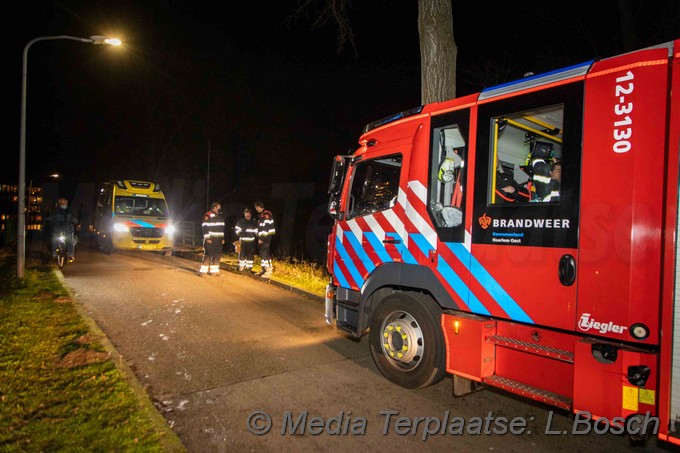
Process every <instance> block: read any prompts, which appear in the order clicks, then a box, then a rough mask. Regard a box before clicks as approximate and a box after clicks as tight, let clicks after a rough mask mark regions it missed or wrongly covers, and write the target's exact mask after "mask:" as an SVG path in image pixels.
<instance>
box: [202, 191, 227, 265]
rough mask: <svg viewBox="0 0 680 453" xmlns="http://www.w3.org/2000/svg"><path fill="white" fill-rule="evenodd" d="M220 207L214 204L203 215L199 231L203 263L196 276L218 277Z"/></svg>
mask: <svg viewBox="0 0 680 453" xmlns="http://www.w3.org/2000/svg"><path fill="white" fill-rule="evenodd" d="M220 208H222V206H221V205H220V204H219V203H217V202H215V203H213V204H211V205H210V211H208V212H206V213H205V214H203V222H202V223H201V230H202V231H203V250H204V253H203V261H202V262H201V269H200V270H199V271H198V275H199V276H200V277H203V276H204V275H215V276H218V275H220V258H221V257H222V246H223V245H224V218H223V217H222V213H220Z"/></svg>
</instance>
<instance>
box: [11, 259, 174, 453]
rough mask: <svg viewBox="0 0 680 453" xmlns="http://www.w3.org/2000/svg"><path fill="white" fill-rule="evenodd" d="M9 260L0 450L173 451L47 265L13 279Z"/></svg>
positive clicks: (171, 443) (155, 422) (31, 266)
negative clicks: (17, 280)
mask: <svg viewBox="0 0 680 453" xmlns="http://www.w3.org/2000/svg"><path fill="white" fill-rule="evenodd" d="M14 262H15V257H13V256H11V255H9V254H7V253H2V252H0V285H1V286H0V451H145V452H156V451H158V452H161V451H168V450H169V449H168V445H172V446H173V448H170V449H171V450H178V448H177V445H176V444H175V442H176V441H174V440H171V441H170V442H169V441H168V431H167V430H166V429H165V428H164V427H162V426H159V424H158V422H157V421H155V420H154V419H153V417H152V415H151V413H150V412H149V410H148V409H147V408H145V407H144V406H143V405H142V404H140V400H139V397H138V396H137V395H136V394H135V393H134V392H133V391H132V389H131V387H130V385H129V383H128V381H127V380H126V377H125V375H124V374H123V373H122V372H121V371H120V369H119V368H118V367H116V364H115V363H114V361H112V359H111V356H110V353H109V352H108V351H106V349H105V348H104V347H103V346H102V343H101V342H100V341H99V340H98V338H97V335H96V334H95V333H94V332H92V331H91V330H90V329H88V326H87V324H86V322H85V321H84V320H83V318H82V317H81V316H80V315H79V314H78V311H77V309H76V307H75V306H74V304H73V300H72V299H71V297H70V296H69V294H68V292H67V291H66V290H65V289H64V287H63V286H62V285H61V283H60V281H59V280H58V279H57V277H56V276H55V274H54V272H53V271H52V269H51V267H49V266H41V265H35V264H33V263H31V264H30V265H29V266H28V267H27V269H26V275H25V278H24V280H23V281H22V282H21V283H16V279H14V272H13V266H12V264H13V263H14ZM168 442H169V443H168ZM180 449H181V448H180Z"/></svg>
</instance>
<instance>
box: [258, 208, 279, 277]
mask: <svg viewBox="0 0 680 453" xmlns="http://www.w3.org/2000/svg"><path fill="white" fill-rule="evenodd" d="M255 210H256V211H257V212H258V214H259V215H260V216H259V221H258V229H257V237H258V240H257V243H258V244H259V245H260V258H261V260H262V261H261V263H260V264H261V266H262V271H261V272H260V274H259V275H260V276H262V277H269V276H271V275H272V272H273V270H274V269H273V268H272V258H271V255H270V252H269V248H270V247H271V243H272V237H273V236H274V234H275V233H276V228H275V226H274V216H273V215H272V213H271V212H269V211H268V210H266V209H265V208H264V203H262V202H261V201H256V202H255Z"/></svg>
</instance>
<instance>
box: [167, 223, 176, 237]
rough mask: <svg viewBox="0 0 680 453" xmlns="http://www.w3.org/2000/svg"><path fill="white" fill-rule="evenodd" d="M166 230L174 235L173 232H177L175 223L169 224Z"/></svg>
mask: <svg viewBox="0 0 680 453" xmlns="http://www.w3.org/2000/svg"><path fill="white" fill-rule="evenodd" d="M165 232H166V233H168V234H169V235H170V236H172V235H173V234H175V225H168V226H167V227H166V228H165Z"/></svg>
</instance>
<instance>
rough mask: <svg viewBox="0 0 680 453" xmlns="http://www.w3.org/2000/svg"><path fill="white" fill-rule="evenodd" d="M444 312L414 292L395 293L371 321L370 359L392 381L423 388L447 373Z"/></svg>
mask: <svg viewBox="0 0 680 453" xmlns="http://www.w3.org/2000/svg"><path fill="white" fill-rule="evenodd" d="M440 316H441V309H440V308H439V307H438V306H437V304H436V303H435V302H434V301H433V300H432V299H431V298H429V297H427V296H425V295H423V294H420V293H414V292H401V293H392V294H390V295H389V296H387V297H385V298H384V299H382V300H381V301H379V302H378V305H377V306H376V307H375V309H374V310H373V315H372V316H371V321H370V331H369V345H370V349H371V356H372V357H373V361H374V362H375V364H376V366H377V367H378V369H379V370H380V372H381V373H382V374H383V376H385V377H386V378H387V379H388V380H389V381H391V382H394V383H395V384H397V385H400V386H402V387H404V388H411V389H412V388H423V387H427V386H429V385H432V384H435V383H437V382H439V381H440V380H441V379H442V378H443V377H444V374H445V373H446V358H445V355H444V338H443V335H442V331H441V328H440Z"/></svg>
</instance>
